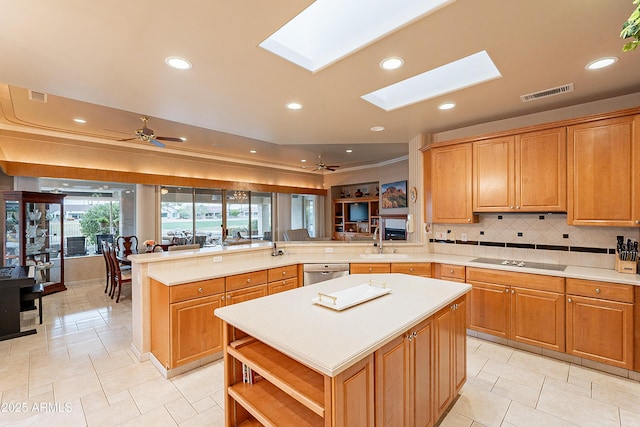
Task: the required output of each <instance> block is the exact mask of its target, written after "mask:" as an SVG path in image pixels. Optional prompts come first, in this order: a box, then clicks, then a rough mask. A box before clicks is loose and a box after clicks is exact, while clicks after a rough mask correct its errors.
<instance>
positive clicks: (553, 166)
mask: <svg viewBox="0 0 640 427" xmlns="http://www.w3.org/2000/svg"><path fill="white" fill-rule="evenodd" d="M566 141H567V140H566V128H564V127H561V128H555V129H548V130H544V131H538V132H531V133H524V134H517V135H510V136H506V137H500V138H492V139H486V140H482V141H474V142H473V211H474V212H565V211H566V210H567V197H566V183H567V178H566V177H567V172H566V171H567V168H566V164H567V155H566V149H567V148H566V147H567V142H566Z"/></svg>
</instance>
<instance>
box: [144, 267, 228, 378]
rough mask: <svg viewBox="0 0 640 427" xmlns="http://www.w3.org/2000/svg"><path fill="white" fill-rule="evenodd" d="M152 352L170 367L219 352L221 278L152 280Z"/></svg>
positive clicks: (221, 300)
mask: <svg viewBox="0 0 640 427" xmlns="http://www.w3.org/2000/svg"><path fill="white" fill-rule="evenodd" d="M150 297H151V304H150V306H151V352H152V353H153V355H154V356H155V357H156V359H157V360H158V361H159V362H160V363H161V364H162V366H164V367H165V369H173V368H176V367H178V366H181V365H184V364H186V363H189V362H193V361H195V360H198V359H201V358H203V357H205V356H208V355H212V354H215V353H218V352H220V351H222V344H223V342H222V321H221V320H220V319H219V318H218V317H216V316H215V315H214V310H215V309H216V308H218V307H222V306H223V305H224V279H213V280H203V281H199V282H194V283H187V284H184V285H176V286H165V285H163V284H162V283H160V282H157V281H155V280H153V279H151V282H150Z"/></svg>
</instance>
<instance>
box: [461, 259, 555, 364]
mask: <svg viewBox="0 0 640 427" xmlns="http://www.w3.org/2000/svg"><path fill="white" fill-rule="evenodd" d="M467 283H469V284H470V285H471V286H473V288H472V290H471V294H470V297H469V310H468V315H469V319H468V322H469V324H468V328H469V329H472V330H475V331H479V332H483V333H487V334H491V335H495V336H498V337H501V338H504V339H510V340H514V341H518V342H522V343H525V344H530V345H535V346H538V347H543V348H548V349H550V350H554V351H559V352H563V351H565V304H564V278H562V277H552V276H544V275H536V274H526V273H513V272H504V271H499V270H490V269H482V268H474V267H470V268H467Z"/></svg>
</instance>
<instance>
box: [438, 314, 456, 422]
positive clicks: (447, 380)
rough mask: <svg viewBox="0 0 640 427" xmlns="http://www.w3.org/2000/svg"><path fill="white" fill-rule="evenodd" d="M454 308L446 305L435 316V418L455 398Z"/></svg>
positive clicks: (440, 414)
mask: <svg viewBox="0 0 640 427" xmlns="http://www.w3.org/2000/svg"><path fill="white" fill-rule="evenodd" d="M453 316H454V315H453V310H451V308H450V307H446V308H444V309H442V310H440V311H439V312H437V313H436V314H435V315H434V317H433V325H434V326H433V328H434V332H435V347H434V349H435V352H434V353H435V354H434V363H435V390H434V400H435V404H434V406H435V419H436V420H437V419H440V417H441V416H442V414H443V413H444V412H445V411H446V409H447V408H448V407H449V404H450V403H451V401H452V400H453V387H454V385H453V382H454V378H453V369H454V367H453V345H454V344H453V342H454V339H453V337H454V325H455V323H454V319H453Z"/></svg>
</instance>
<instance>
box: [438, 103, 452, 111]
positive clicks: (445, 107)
mask: <svg viewBox="0 0 640 427" xmlns="http://www.w3.org/2000/svg"><path fill="white" fill-rule="evenodd" d="M455 106H456V104H455V103H453V102H445V103H444V104H440V105H438V110H451V109H452V108H454V107H455Z"/></svg>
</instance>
